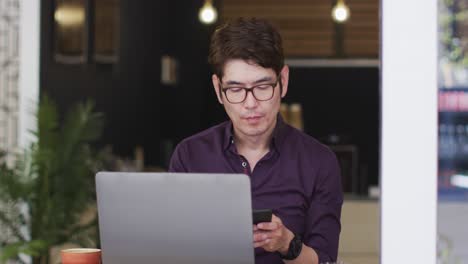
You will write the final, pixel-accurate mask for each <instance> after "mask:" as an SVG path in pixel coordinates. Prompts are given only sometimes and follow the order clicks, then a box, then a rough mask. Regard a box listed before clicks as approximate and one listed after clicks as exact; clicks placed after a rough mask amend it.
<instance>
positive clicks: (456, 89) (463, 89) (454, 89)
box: [439, 86, 468, 92]
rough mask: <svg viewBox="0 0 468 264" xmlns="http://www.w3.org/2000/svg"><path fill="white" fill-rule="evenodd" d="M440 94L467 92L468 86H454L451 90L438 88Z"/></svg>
mask: <svg viewBox="0 0 468 264" xmlns="http://www.w3.org/2000/svg"><path fill="white" fill-rule="evenodd" d="M439 91H440V92H457V91H458V92H468V86H465V87H464V86H456V87H452V88H447V87H439Z"/></svg>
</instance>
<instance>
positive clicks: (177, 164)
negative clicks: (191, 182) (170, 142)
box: [169, 143, 188, 172]
mask: <svg viewBox="0 0 468 264" xmlns="http://www.w3.org/2000/svg"><path fill="white" fill-rule="evenodd" d="M184 149H185V148H184V146H183V143H180V144H178V145H177V147H176V148H175V150H174V153H172V157H171V160H170V162H169V172H188V170H187V168H186V167H185V165H184V158H185V159H186V157H187V154H186V152H185V151H184Z"/></svg>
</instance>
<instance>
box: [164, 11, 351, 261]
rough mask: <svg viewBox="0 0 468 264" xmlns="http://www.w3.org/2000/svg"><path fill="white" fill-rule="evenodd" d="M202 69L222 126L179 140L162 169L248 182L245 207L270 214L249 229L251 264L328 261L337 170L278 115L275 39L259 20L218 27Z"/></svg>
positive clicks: (333, 251)
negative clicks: (222, 115)
mask: <svg viewBox="0 0 468 264" xmlns="http://www.w3.org/2000/svg"><path fill="white" fill-rule="evenodd" d="M209 62H210V64H211V65H212V67H213V71H214V74H213V76H212V81H213V86H214V89H215V92H216V95H217V98H218V101H219V103H220V104H222V105H223V106H224V109H225V110H226V113H227V114H228V116H229V118H230V120H229V121H227V122H224V123H221V124H220V125H217V126H214V127H212V128H210V129H208V130H205V131H203V132H201V133H199V134H196V135H194V136H192V137H189V138H187V139H185V140H183V141H182V142H181V143H180V144H179V145H178V146H177V147H176V149H175V151H174V154H173V156H172V159H171V162H170V166H169V170H170V171H172V172H205V173H245V174H247V175H248V176H250V179H251V186H252V207H253V208H254V209H264V208H270V209H272V210H273V213H274V215H273V219H272V221H271V222H269V223H260V224H257V225H254V226H253V237H254V241H253V244H254V247H255V258H256V263H265V264H267V263H268V264H272V263H291V264H293V263H294V264H296V263H297V264H300V263H314V264H317V263H322V262H328V261H335V260H336V258H337V251H338V239H339V233H340V229H341V225H340V214H341V206H342V203H343V197H342V190H341V182H340V172H339V167H338V163H337V160H336V157H335V156H334V154H333V153H332V152H331V151H330V150H329V149H328V148H327V147H325V146H323V145H322V144H320V143H319V142H318V141H316V140H315V139H313V138H312V137H310V136H308V135H306V134H304V133H302V132H300V131H298V130H296V129H295V128H293V127H291V126H289V125H287V124H286V123H284V121H283V120H282V118H281V116H280V115H279V114H278V113H279V107H280V102H281V98H283V97H284V96H286V93H287V91H288V80H289V68H288V66H286V65H284V56H283V50H282V41H281V37H280V35H279V33H278V32H277V31H276V30H275V29H274V28H273V27H272V25H271V24H269V23H268V22H267V21H265V20H261V19H237V20H235V21H232V22H229V23H226V24H224V25H222V26H221V27H219V28H218V29H217V30H216V31H215V33H214V34H213V36H212V39H211V45H210V54H209Z"/></svg>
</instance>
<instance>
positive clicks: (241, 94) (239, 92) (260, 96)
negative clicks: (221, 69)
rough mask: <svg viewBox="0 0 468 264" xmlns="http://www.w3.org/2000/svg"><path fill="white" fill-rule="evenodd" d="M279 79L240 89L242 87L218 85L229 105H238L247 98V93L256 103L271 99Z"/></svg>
mask: <svg viewBox="0 0 468 264" xmlns="http://www.w3.org/2000/svg"><path fill="white" fill-rule="evenodd" d="M280 80H281V78H280V77H279V76H278V77H277V78H276V82H274V83H264V84H259V85H255V86H252V87H250V88H247V87H242V86H229V87H224V88H223V87H222V84H221V83H219V86H220V87H221V90H222V91H223V92H224V95H225V96H226V99H227V100H228V102H230V103H231V104H240V103H242V102H244V101H245V99H246V98H247V93H248V92H251V93H252V95H253V96H254V98H255V99H256V100H257V101H268V100H270V99H271V98H273V95H274V94H275V87H276V85H278V82H279V81H280Z"/></svg>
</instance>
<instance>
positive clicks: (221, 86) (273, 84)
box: [219, 74, 283, 104]
mask: <svg viewBox="0 0 468 264" xmlns="http://www.w3.org/2000/svg"><path fill="white" fill-rule="evenodd" d="M278 83H279V86H280V93H281V92H283V85H282V83H281V74H278V76H277V77H276V81H275V82H274V83H262V84H258V85H254V86H252V87H242V86H231V87H227V88H223V85H222V83H221V82H219V88H220V90H221V91H222V92H223V93H224V96H225V97H226V100H227V101H228V102H229V103H231V104H241V103H243V102H245V99H247V94H248V93H249V92H251V93H252V95H253V97H254V98H255V100H257V101H260V102H265V101H269V100H271V98H273V97H274V96H275V88H276V86H277V85H278ZM264 85H270V86H271V87H272V89H273V90H272V91H273V92H272V93H271V97H270V98H268V99H258V98H257V97H256V96H255V92H254V89H255V88H256V87H260V86H264ZM232 88H237V89H243V90H244V91H245V94H244V99H242V100H241V101H240V102H231V101H230V100H229V98H228V96H227V94H226V93H227V90H229V89H232Z"/></svg>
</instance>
